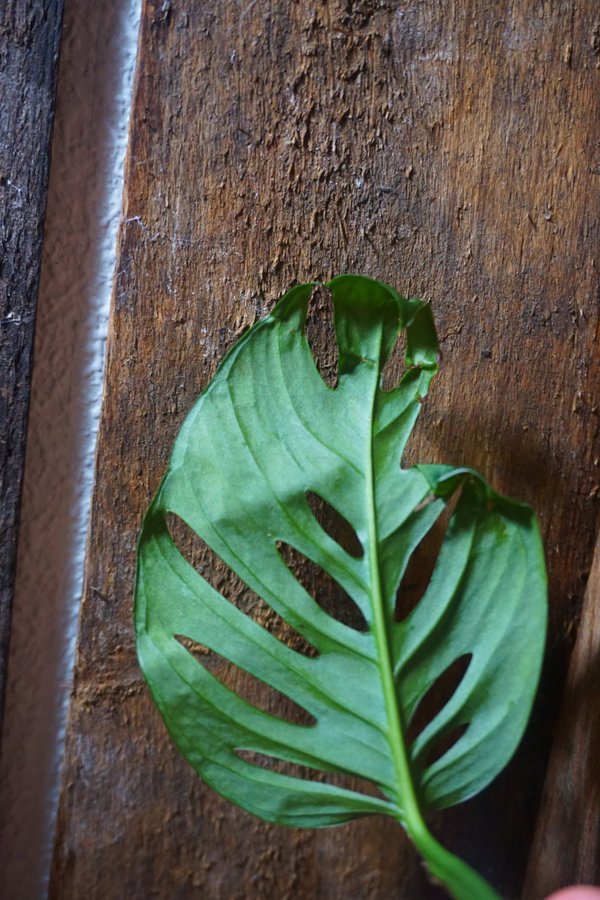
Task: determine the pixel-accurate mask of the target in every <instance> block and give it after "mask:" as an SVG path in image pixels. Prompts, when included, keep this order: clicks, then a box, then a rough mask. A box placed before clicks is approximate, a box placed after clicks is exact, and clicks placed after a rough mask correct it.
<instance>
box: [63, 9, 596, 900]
mask: <svg viewBox="0 0 600 900" xmlns="http://www.w3.org/2000/svg"><path fill="white" fill-rule="evenodd" d="M599 28H600V25H599V23H598V16H597V11H596V6H595V4H594V2H593V0H582V2H578V3H575V2H574V0H547V2H543V3H541V2H538V0H526V2H519V3H516V2H515V3H511V2H508V3H507V2H500V0H496V2H491V3H490V2H485V3H484V2H483V0H468V2H465V3H459V4H454V3H450V4H439V3H437V2H435V0H426V2H423V3H419V4H415V3H412V2H402V0H400V2H393V3H392V2H378V3H371V2H350V3H346V2H342V0H333V2H327V3H326V2H324V0H323V2H316V3H314V4H310V5H308V4H302V3H288V2H284V0H272V2H269V3H267V2H261V0H258V2H256V3H251V4H248V3H241V2H239V3H237V2H233V3H232V2H229V0H216V2H214V3H212V4H184V3H177V2H170V3H169V2H166V3H165V2H160V3H159V2H154V0H146V2H145V3H144V7H143V17H142V36H141V44H140V48H141V49H140V59H139V65H138V74H137V87H136V91H135V98H134V112H133V125H132V133H131V141H130V151H129V164H128V175H127V190H126V199H125V212H124V222H123V226H122V230H121V236H120V263H119V271H118V277H117V281H116V285H115V293H114V303H113V310H112V319H111V333H110V341H109V355H108V369H107V381H106V394H105V403H104V410H103V417H102V423H101V430H100V439H99V449H98V467H97V487H96V493H95V501H94V513H93V521H92V530H91V538H90V548H89V555H88V567H87V583H86V591H85V597H84V602H83V607H82V618H81V633H80V643H79V655H78V662H77V672H76V679H75V686H74V693H73V702H72V711H71V721H70V727H69V734H68V740H67V753H66V762H65V777H64V786H63V793H62V800H61V810H60V817H59V827H58V836H57V845H56V853H55V860H54V875H53V887H52V892H53V896H54V897H59V898H71V897H73V898H75V897H77V898H79V897H81V896H90V897H100V896H109V897H111V896H122V895H131V896H135V897H146V896H156V897H164V898H171V897H178V898H179V897H181V898H184V897H185V898H188V897H190V898H194V897H198V898H199V897H203V898H215V900H217V898H222V897H228V896H231V897H236V898H237V897H240V898H242V897H248V898H250V897H252V898H255V897H264V898H270V897H275V896H277V897H279V896H281V897H294V898H304V897H306V898H313V897H318V898H337V897H340V896H344V897H346V896H348V897H350V896H351V897H355V898H367V897H368V898H376V897H387V896H391V895H392V896H396V897H401V898H412V897H415V896H419V897H424V898H425V897H429V896H431V897H433V896H440V895H439V893H436V890H435V889H434V888H431V887H428V886H427V884H426V882H425V878H424V876H423V873H422V870H421V867H420V864H419V862H418V861H417V859H416V857H415V855H414V853H413V851H412V849H411V848H410V847H409V846H408V845H407V844H406V842H405V841H404V839H403V837H402V835H401V834H400V832H399V831H398V829H396V828H395V827H394V826H393V825H391V824H390V823H389V822H387V821H384V820H380V819H376V818H374V819H372V820H365V821H359V822H356V823H353V824H351V825H349V826H347V827H344V828H342V829H334V830H330V831H323V832H314V831H307V832H295V831H288V830H284V829H277V828H274V827H272V826H268V825H265V824H264V823H261V822H258V821H257V820H254V819H252V818H250V817H249V816H247V815H246V814H244V813H241V812H239V811H238V810H236V809H234V808H232V807H231V806H229V805H227V804H226V803H224V802H223V801H222V800H220V799H219V798H218V797H216V796H215V795H214V794H212V793H211V792H210V791H209V790H208V789H207V788H205V787H204V786H203V785H202V784H201V783H200V782H199V781H198V780H197V779H196V778H195V777H194V775H193V773H192V772H191V771H190V770H189V768H188V767H187V766H186V764H185V763H183V762H182V760H180V759H179V758H178V756H177V754H176V753H175V751H174V750H173V749H172V747H171V745H170V744H169V741H168V739H167V737H166V736H165V733H164V729H163V727H162V725H161V723H160V721H159V719H158V716H157V714H156V713H155V712H154V710H153V709H152V707H151V704H150V702H149V700H148V695H147V692H146V690H145V688H144V685H143V683H142V681H141V677H140V673H139V670H138V667H137V664H136V660H135V654H134V647H133V633H132V625H131V601H132V587H133V572H134V561H135V545H136V537H137V533H138V530H139V526H140V520H141V516H142V514H143V510H144V508H145V506H146V504H147V503H148V500H149V498H150V496H151V495H152V493H153V492H154V491H155V489H156V487H157V486H158V483H159V479H160V476H161V473H162V471H163V470H164V467H165V464H166V460H167V455H168V452H169V448H170V446H171V443H172V441H173V438H174V436H175V434H176V432H177V429H178V427H179V425H180V424H181V421H182V419H183V417H184V415H185V413H186V411H187V410H188V409H189V407H190V405H191V404H192V402H193V400H194V398H195V396H196V395H197V393H198V391H199V390H200V389H201V388H202V387H203V386H204V385H205V384H206V383H207V381H208V379H209V378H210V376H211V375H212V373H213V372H214V370H215V367H216V365H217V363H218V361H219V359H220V358H221V357H222V355H223V354H224V352H225V351H226V350H227V348H228V347H229V346H231V344H232V343H233V342H234V341H235V340H236V338H237V337H239V335H241V334H242V332H243V331H244V330H245V328H246V327H247V326H248V325H250V324H251V323H252V322H254V321H255V319H256V318H257V316H260V315H262V314H263V313H264V312H265V311H266V310H267V309H268V308H269V307H270V306H271V305H272V303H273V302H274V301H275V299H276V298H277V297H278V296H279V295H280V293H281V292H282V291H283V290H285V288H286V287H288V286H289V285H290V284H292V283H293V282H296V281H303V280H309V279H313V278H318V277H330V276H331V275H333V274H336V273H338V272H343V271H358V272H363V273H365V274H369V275H372V276H375V277H379V278H381V279H383V280H386V281H388V282H389V283H391V284H393V285H394V286H396V287H397V288H399V289H400V290H402V291H404V292H406V293H408V294H410V295H413V296H420V297H425V298H427V299H430V300H431V301H432V302H433V304H434V308H435V312H436V319H437V322H438V326H439V330H440V334H441V339H442V349H443V354H444V365H443V371H442V374H441V375H440V377H439V379H438V383H437V385H436V386H435V387H434V390H433V393H432V396H431V399H430V400H429V401H428V404H427V408H426V409H425V411H424V414H423V417H422V420H421V424H420V426H419V430H418V434H417V436H416V438H415V440H414V441H413V443H412V448H411V459H413V460H414V459H416V458H417V457H418V458H419V459H421V460H423V461H434V460H435V461H438V460H439V461H444V462H450V463H463V464H470V465H474V466H476V467H478V468H479V469H480V470H482V471H483V472H485V473H486V475H487V476H488V477H489V478H490V479H491V480H492V482H493V483H494V484H495V486H496V487H497V488H498V489H499V490H503V491H505V492H507V493H510V494H513V495H516V496H520V497H522V498H524V499H526V500H528V501H529V502H531V503H532V504H533V505H534V506H535V508H536V509H537V510H538V511H539V514H540V517H541V522H542V529H543V534H544V539H545V543H546V548H547V553H548V562H549V567H550V577H551V604H552V611H551V634H550V641H549V654H548V664H547V672H546V677H545V680H544V685H543V689H542V693H541V697H540V701H539V703H538V706H537V709H536V713H535V715H534V719H533V722H532V726H531V728H530V732H529V736H528V739H527V740H526V741H525V744H524V746H523V748H522V749H521V751H520V752H519V754H518V756H517V758H516V759H515V761H514V762H513V763H512V764H511V765H510V766H509V768H508V769H507V771H506V772H505V773H504V774H503V775H502V776H501V778H500V779H499V780H498V782H497V783H496V785H495V786H494V787H492V788H491V789H490V790H488V791H487V792H486V793H485V795H483V796H482V797H480V798H477V799H475V800H473V801H470V802H469V803H466V804H464V805H463V806H462V807H461V808H459V809H458V810H456V811H451V812H448V813H445V814H443V815H440V816H439V817H436V819H435V821H434V823H433V824H434V827H435V829H436V831H437V833H438V834H439V835H440V837H441V839H442V840H444V841H446V842H447V843H448V844H450V845H451V846H452V847H454V848H455V849H456V850H458V851H459V852H461V853H462V854H463V855H464V856H466V857H467V858H469V860H470V861H471V862H472V863H473V864H474V865H476V866H477V867H478V868H479V869H480V870H482V871H483V872H484V873H485V874H486V875H487V876H488V877H489V878H490V879H491V880H492V881H493V882H494V883H495V884H496V886H497V887H498V888H499V889H500V891H501V892H502V894H503V896H506V897H513V896H515V897H516V896H517V895H518V894H519V892H520V889H521V884H522V879H523V873H524V869H525V864H526V858H527V851H528V848H529V845H530V842H531V837H532V833H533V827H534V821H535V815H536V810H537V804H538V801H539V795H540V790H541V785H542V780H543V773H544V768H545V763H546V758H547V754H548V748H549V743H550V736H551V730H552V725H553V723H554V720H555V716H556V708H557V700H558V696H559V692H560V688H561V685H562V680H563V676H564V667H565V663H566V660H567V658H568V654H569V650H570V647H571V643H572V640H573V636H574V630H575V624H576V621H577V615H578V610H579V606H580V604H581V599H582V595H583V587H584V582H585V574H586V572H587V568H588V566H589V559H590V556H591V549H592V542H593V535H594V534H595V531H596V523H597V519H598V507H597V498H598V493H599V491H598V449H597V448H598V430H599V429H598V414H597V407H596V405H595V404H596V400H595V399H594V397H596V396H597V392H598V387H599V386H600V371H599V367H600V363H599V360H598V355H597V353H596V352H595V347H596V345H597V341H598V337H599V327H600V324H599V304H598V299H599V282H598V271H597V260H596V258H595V252H596V248H597V246H598V238H599V237H600V235H599V231H600V228H599V218H598V216H599V210H600V202H599V201H600V177H599V176H598V172H600V121H599V118H598V114H597V96H598V87H599V85H600V70H599V68H598V61H599V53H600V43H599V39H598V34H599V33H600V32H599ZM315 328H316V330H317V332H319V328H321V337H323V336H324V334H325V328H324V325H323V324H322V323H321V325H320V324H319V320H318V318H317V321H316V322H315ZM498 602H502V598H501V597H499V599H498Z"/></svg>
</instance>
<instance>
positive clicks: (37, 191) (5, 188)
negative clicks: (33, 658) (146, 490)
mask: <svg viewBox="0 0 600 900" xmlns="http://www.w3.org/2000/svg"><path fill="white" fill-rule="evenodd" d="M62 10H63V0H36V2H34V3H31V2H28V0H3V2H2V3H0V726H1V723H2V708H3V700H4V690H5V680H6V663H7V658H8V643H9V635H10V619H11V604H12V594H13V587H14V577H15V565H16V553H17V530H18V521H19V503H20V500H21V484H22V479H23V464H24V459H25V438H26V435H27V414H28V411H29V394H30V388H31V365H32V351H33V335H34V328H35V309H36V303H37V293H38V284H39V278H40V265H41V256H42V237H43V224H44V214H45V211H46V197H47V194H48V171H49V163H50V138H51V134H52V122H53V118H54V100H55V94H56V70H57V66H58V49H59V45H60V28H61V20H62Z"/></svg>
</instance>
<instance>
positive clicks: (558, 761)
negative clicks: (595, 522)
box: [523, 535, 600, 900]
mask: <svg viewBox="0 0 600 900" xmlns="http://www.w3.org/2000/svg"><path fill="white" fill-rule="evenodd" d="M599 684H600V535H598V540H597V541H596V551H595V553H594V559H593V561H592V570H591V572H590V577H589V580H588V584H587V588H586V592H585V598H584V606H583V614H582V616H581V622H580V624H579V631H578V635H577V642H576V644H575V648H574V650H573V655H572V657H571V663H570V665H569V674H568V677H567V683H566V686H565V692H564V696H563V700H562V707H561V712H560V717H559V720H558V724H557V728H556V737H555V738H554V743H553V745H552V755H551V757H550V763H549V766H548V774H547V776H546V784H545V787H544V795H543V800H542V804H541V808H540V815H539V820H538V825H537V828H536V832H535V839H534V841H533V845H532V852H531V857H530V865H529V869H528V877H527V880H526V883H525V890H524V892H523V897H524V898H527V900H538V898H544V897H546V896H547V895H548V894H550V893H551V892H552V891H554V890H557V889H558V888H560V887H564V886H565V885H568V884H593V883H594V882H595V881H596V879H597V878H598V860H600V772H599V770H598V761H599V760H600V692H599V691H598V685H599Z"/></svg>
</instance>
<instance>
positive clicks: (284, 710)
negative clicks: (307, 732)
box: [175, 634, 317, 725]
mask: <svg viewBox="0 0 600 900" xmlns="http://www.w3.org/2000/svg"><path fill="white" fill-rule="evenodd" d="M175 640H177V641H179V643H180V644H181V645H182V646H183V647H185V649H186V650H187V651H188V652H189V653H191V654H192V656H193V657H194V659H197V660H198V662H200V663H202V665H203V666H204V668H205V669H207V670H208V671H209V672H210V673H211V675H214V676H215V678H217V679H218V680H219V681H220V682H221V684H222V685H224V687H226V688H229V689H230V690H231V691H234V692H235V693H236V694H237V695H238V697H241V698H242V700H245V701H246V702H247V703H249V704H250V705H251V706H255V707H256V708H257V709H260V710H262V711H263V712H266V713H269V714H270V715H272V716H277V718H279V719H284V720H285V721H286V722H291V723H293V724H294V725H316V724H317V720H316V719H315V717H314V716H312V715H311V714H310V713H309V712H307V711H306V710H305V709H304V708H303V707H302V706H299V705H298V704H297V703H295V702H294V701H293V700H291V699H290V698H289V697H288V696H286V695H285V694H282V693H281V691H278V690H277V689H276V688H273V687H271V685H269V684H267V683H266V682H264V681H261V680H260V679H259V678H255V677H254V675H251V674H250V673H249V672H246V671H245V670H244V669H241V668H240V667H239V666H237V665H236V664H235V663H232V662H230V661H229V660H228V659H225V657H223V656H220V654H218V653H214V652H212V651H210V650H208V648H207V647H205V646H204V645H203V644H199V643H197V642H196V641H193V640H192V639H191V638H189V637H185V635H181V634H176V635H175Z"/></svg>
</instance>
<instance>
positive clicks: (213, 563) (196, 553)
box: [167, 512, 319, 657]
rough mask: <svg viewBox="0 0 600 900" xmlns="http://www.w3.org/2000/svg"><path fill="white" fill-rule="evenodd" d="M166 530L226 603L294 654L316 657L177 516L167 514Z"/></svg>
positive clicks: (315, 651) (304, 641) (294, 631)
mask: <svg viewBox="0 0 600 900" xmlns="http://www.w3.org/2000/svg"><path fill="white" fill-rule="evenodd" d="M167 528H168V529H169V534H170V535H171V538H172V540H173V543H174V544H175V546H176V547H177V549H178V550H179V552H180V553H181V555H182V556H183V557H184V559H186V560H187V561H188V562H189V563H190V565H192V566H193V567H194V568H195V569H196V571H197V572H198V574H200V575H202V577H203V578H204V580H205V581H207V582H208V583H209V584H210V586H211V587H212V588H214V589H215V590H216V591H218V592H219V593H220V594H221V595H222V596H223V597H225V599H226V600H229V602H230V603H233V605H234V606H236V607H237V608H238V609H239V610H241V612H243V613H245V615H247V616H249V617H250V618H251V619H252V620H253V621H254V622H256V623H257V624H258V625H260V626H262V628H264V629H265V630H266V631H268V632H269V634H272V635H273V636H274V637H276V638H277V639H278V640H280V641H282V643H284V644H286V645H287V646H288V647H291V649H292V650H295V651H296V652H297V653H301V654H302V655H303V656H309V657H315V656H318V655H319V651H318V650H317V648H316V647H314V646H313V645H312V644H310V643H309V642H308V641H307V640H306V639H305V638H303V637H302V635H301V634H299V633H298V632H297V631H296V630H295V629H294V628H292V627H291V625H288V623H287V622H286V621H285V620H284V619H282V618H281V616H280V615H279V614H278V613H276V612H275V610H274V609H272V608H271V607H270V606H269V604H268V603H266V602H265V601H264V600H263V599H262V597H259V596H258V594H256V593H254V591H252V590H251V589H250V588H249V587H248V585H247V584H246V583H245V582H244V581H242V579H241V578H239V577H238V575H236V573H235V572H234V571H233V570H232V569H230V568H229V566H228V565H227V564H226V563H225V562H223V560H222V559H221V558H220V557H219V556H217V554H216V553H214V552H213V551H212V550H211V548H210V547H209V546H208V545H207V544H206V543H205V542H204V541H203V540H202V538H201V537H199V536H198V535H197V534H196V532H195V531H194V530H193V529H192V528H190V526H189V525H188V524H187V523H186V522H184V521H183V519H182V518H180V516H178V515H176V514H175V513H171V512H170V513H167Z"/></svg>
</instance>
